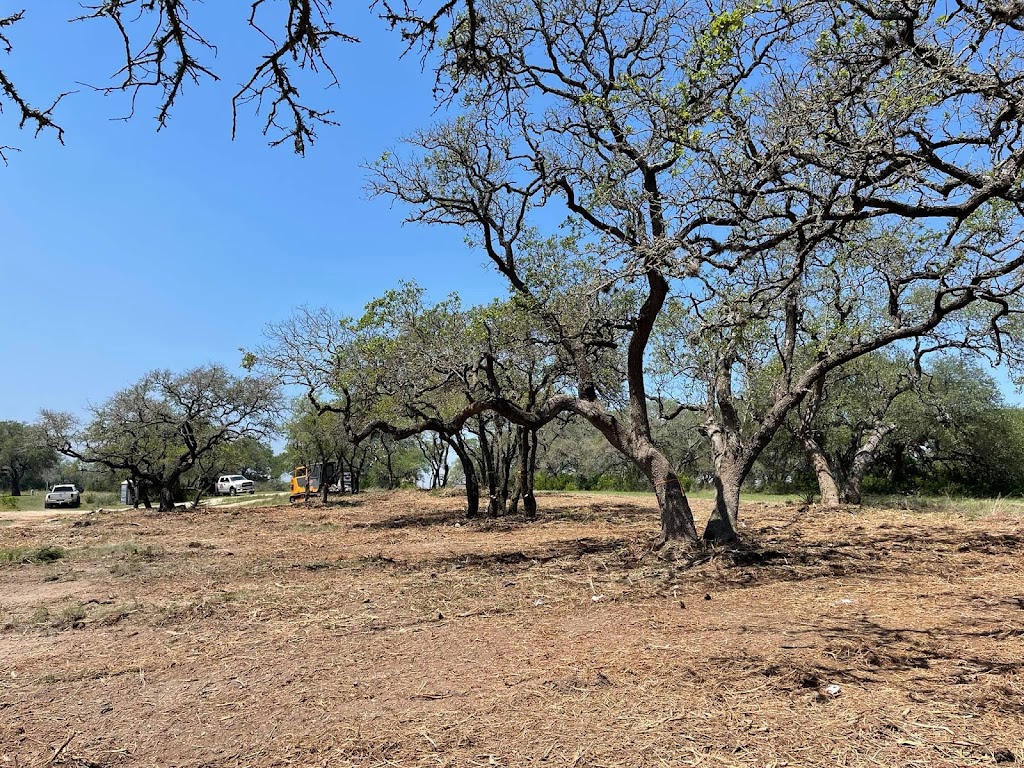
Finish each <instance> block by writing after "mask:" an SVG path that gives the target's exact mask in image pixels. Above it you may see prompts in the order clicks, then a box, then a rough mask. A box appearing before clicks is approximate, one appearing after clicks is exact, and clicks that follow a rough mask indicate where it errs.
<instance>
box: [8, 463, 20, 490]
mask: <svg viewBox="0 0 1024 768" xmlns="http://www.w3.org/2000/svg"><path fill="white" fill-rule="evenodd" d="M8 469H9V470H10V471H11V496H21V473H20V472H18V471H17V470H16V469H15V468H14V467H8Z"/></svg>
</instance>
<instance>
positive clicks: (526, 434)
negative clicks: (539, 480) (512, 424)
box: [519, 427, 537, 520]
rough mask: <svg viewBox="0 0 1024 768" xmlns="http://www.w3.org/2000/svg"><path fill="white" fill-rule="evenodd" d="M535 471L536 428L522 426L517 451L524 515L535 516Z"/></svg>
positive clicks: (530, 517)
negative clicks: (519, 444) (518, 449)
mask: <svg viewBox="0 0 1024 768" xmlns="http://www.w3.org/2000/svg"><path fill="white" fill-rule="evenodd" d="M536 472H537V430H535V429H527V428H525V427H524V428H523V430H522V440H521V446H520V451H519V488H520V493H521V495H522V497H523V512H524V513H525V514H526V517H528V518H529V519H531V520H532V519H533V518H535V517H537V498H536V497H535V496H534V495H533V480H534V475H535V474H536Z"/></svg>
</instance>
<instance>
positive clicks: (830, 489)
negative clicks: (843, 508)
mask: <svg viewBox="0 0 1024 768" xmlns="http://www.w3.org/2000/svg"><path fill="white" fill-rule="evenodd" d="M800 441H801V442H802V443H803V444H804V450H805V451H807V456H808V458H810V460H811V465H812V466H813V467H814V475H815V477H817V478H818V492H819V493H820V494H821V503H822V505H823V506H826V507H838V506H839V504H840V498H839V486H838V485H836V476H835V474H834V473H833V472H832V467H831V466H830V465H829V462H828V457H827V456H826V455H825V452H824V451H823V450H822V449H821V446H820V445H819V444H818V441H817V440H815V439H814V438H813V437H810V436H806V437H802V438H800Z"/></svg>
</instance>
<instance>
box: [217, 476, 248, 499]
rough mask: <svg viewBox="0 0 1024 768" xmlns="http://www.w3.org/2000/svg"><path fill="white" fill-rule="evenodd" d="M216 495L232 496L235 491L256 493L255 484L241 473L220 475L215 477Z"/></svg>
mask: <svg viewBox="0 0 1024 768" xmlns="http://www.w3.org/2000/svg"><path fill="white" fill-rule="evenodd" d="M216 491H217V495H218V496H223V495H224V494H227V495H229V496H234V495H235V494H237V493H256V484H255V483H253V481H252V480H247V479H245V478H244V477H242V476H241V475H221V476H220V477H219V478H217V487H216Z"/></svg>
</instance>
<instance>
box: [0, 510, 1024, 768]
mask: <svg viewBox="0 0 1024 768" xmlns="http://www.w3.org/2000/svg"><path fill="white" fill-rule="evenodd" d="M542 506H543V507H544V509H543V510H542V517H541V520H540V521H538V522H536V523H532V524H527V523H524V522H523V521H517V520H507V521H506V520H503V521H489V522H479V523H467V522H466V521H464V520H462V519H461V517H460V514H459V500H458V499H453V498H435V497H430V496H428V495H426V494H418V493H396V494H392V495H387V496H385V495H367V496H364V497H363V498H362V499H361V500H360V501H359V502H355V503H353V502H344V503H341V504H339V505H337V506H333V507H328V508H319V509H301V508H288V507H276V508H267V509H260V510H240V509H230V510H215V509H211V510H200V511H197V512H188V513H181V514H175V515H167V516H161V515H157V514H146V513H142V512H121V513H113V514H97V515H90V516H88V517H86V518H77V519H75V520H63V521H51V522H46V523H43V522H33V523H24V524H16V525H10V526H5V527H2V528H0V548H8V549H11V550H14V549H19V550H21V549H34V548H41V547H45V546H53V547H60V548H61V549H62V550H63V551H64V552H65V557H64V558H63V559H61V560H59V561H56V562H52V563H31V564H20V565H19V564H10V565H5V566H4V567H2V568H0V766H7V765H10V766H14V765H18V766H36V765H46V764H50V765H56V766H62V765H63V766H136V765H161V766H163V765H175V766H211V767H212V766H218V767H220V766H223V767H225V768H226V767H227V766H444V765H447V766H573V767H574V768H584V767H585V766H637V767H639V766H644V767H645V768H646V767H647V766H659V765H671V766H680V765H686V766H691V765H692V766H696V765H701V766H783V765H789V766H811V765H828V766H897V765H898V766H917V765H920V766H968V765H985V764H994V763H997V762H1010V761H1012V760H1014V759H1016V760H1017V761H1020V760H1024V743H1022V735H1024V677H1022V666H1024V574H1022V570H1021V557H1020V547H1021V543H1022V541H1024V525H1022V520H1021V518H1020V517H1019V516H1018V515H1012V514H992V515H988V516H985V517H977V518H975V517H971V518H968V517H965V516H962V515H959V514H955V513H950V512H948V511H947V512H932V513H910V512H907V511H886V510H865V511H858V512H850V511H842V512H821V511H815V510H811V511H810V512H804V511H803V510H801V509H797V508H796V507H793V506H784V505H780V506H768V505H759V506H756V507H755V506H751V507H748V508H747V509H746V510H745V514H746V515H747V520H748V521H749V522H748V524H749V528H747V531H746V532H747V535H748V539H749V541H750V542H751V546H750V548H749V549H746V550H743V551H737V552H728V553H718V555H717V556H716V557H713V558H712V557H707V556H704V555H701V556H695V557H693V558H689V559H684V560H682V561H677V562H665V561H663V560H661V559H659V558H658V557H657V556H656V555H652V554H651V553H650V552H649V550H648V542H649V541H650V539H651V537H652V536H653V534H654V532H655V529H656V516H655V513H654V510H653V505H652V502H651V501H649V500H647V499H643V498H624V497H616V496H604V497H602V496H595V495H589V494H587V495H582V494H580V495H572V494H550V495H545V496H544V498H543V499H542Z"/></svg>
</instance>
